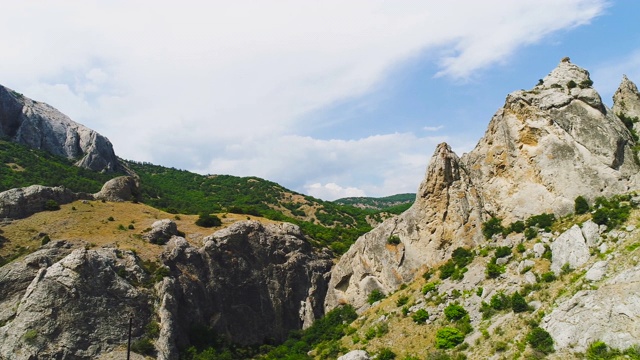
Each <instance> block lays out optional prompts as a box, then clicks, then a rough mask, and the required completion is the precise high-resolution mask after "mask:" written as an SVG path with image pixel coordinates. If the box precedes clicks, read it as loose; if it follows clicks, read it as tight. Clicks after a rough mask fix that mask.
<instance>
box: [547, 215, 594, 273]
mask: <svg viewBox="0 0 640 360" xmlns="http://www.w3.org/2000/svg"><path fill="white" fill-rule="evenodd" d="M589 256H590V253H589V247H588V246H587V242H586V241H585V239H584V237H583V236H582V231H581V230H580V227H579V226H578V225H573V226H572V227H571V228H570V229H569V230H567V231H565V232H563V233H562V234H560V236H558V238H557V239H556V240H555V241H554V242H553V243H551V270H552V271H553V272H555V273H556V275H557V274H559V273H560V271H561V269H562V267H563V266H564V265H565V264H569V266H570V267H571V268H572V269H577V268H578V267H580V266H582V265H584V264H585V263H586V262H587V261H589Z"/></svg>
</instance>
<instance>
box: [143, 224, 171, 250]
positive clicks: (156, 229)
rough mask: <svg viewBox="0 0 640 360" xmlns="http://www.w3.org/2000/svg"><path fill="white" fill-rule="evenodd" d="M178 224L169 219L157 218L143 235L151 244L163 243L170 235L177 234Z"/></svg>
mask: <svg viewBox="0 0 640 360" xmlns="http://www.w3.org/2000/svg"><path fill="white" fill-rule="evenodd" d="M178 234H179V232H178V226H177V225H176V223H175V222H173V221H172V220H169V219H163V220H158V221H156V222H154V223H153V224H152V225H151V230H150V231H149V232H148V233H146V234H145V235H144V236H143V237H144V239H145V240H147V241H148V242H150V243H152V244H165V243H166V242H167V241H169V239H171V237H173V236H176V235H178Z"/></svg>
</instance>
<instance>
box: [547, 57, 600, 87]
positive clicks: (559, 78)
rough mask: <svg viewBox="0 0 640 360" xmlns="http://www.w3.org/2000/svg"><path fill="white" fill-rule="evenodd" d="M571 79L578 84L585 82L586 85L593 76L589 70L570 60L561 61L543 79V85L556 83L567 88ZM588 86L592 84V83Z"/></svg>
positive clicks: (550, 85)
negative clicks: (590, 75)
mask: <svg viewBox="0 0 640 360" xmlns="http://www.w3.org/2000/svg"><path fill="white" fill-rule="evenodd" d="M563 60H564V59H563ZM570 81H573V82H575V84H576V85H579V84H580V83H583V82H584V85H586V84H587V83H589V82H590V81H591V78H590V77H589V72H588V71H587V70H585V69H583V68H581V67H579V66H578V65H575V64H572V63H571V62H569V61H560V63H559V64H558V66H556V68H555V69H553V70H552V71H551V72H550V73H549V75H547V76H546V77H545V78H544V79H542V84H541V85H542V86H544V87H552V86H553V85H554V84H555V85H556V86H557V85H560V86H562V87H564V88H566V87H567V84H568V83H569V82H570ZM556 86H553V87H556ZM588 86H591V84H589V85H588ZM588 86H586V87H588Z"/></svg>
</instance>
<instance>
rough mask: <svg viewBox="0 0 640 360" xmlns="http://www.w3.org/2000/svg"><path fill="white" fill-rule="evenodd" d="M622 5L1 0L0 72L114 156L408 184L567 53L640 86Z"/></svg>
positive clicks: (633, 17) (329, 185) (297, 182)
mask: <svg viewBox="0 0 640 360" xmlns="http://www.w3.org/2000/svg"><path fill="white" fill-rule="evenodd" d="M638 14H640V2H639V1H636V0H611V1H605V0H563V1H557V0H520V1H511V0H483V1H477V0H457V1H456V0H452V1H446V2H445V1H435V0H434V1H431V0H429V1H426V0H422V1H376V0H348V1H344V0H335V1H334V0H323V1H306V0H296V1H271V0H260V1H243V0H233V1H193V0H186V1H180V2H178V1H158V0H156V1H136V0H109V1H107V0H103V1H98V0H78V1H66V0H61V1H55V2H54V1H44V0H41V1H35V0H34V1H5V2H3V5H2V12H1V13H0V34H2V35H1V36H0V49H2V51H1V55H0V84H2V85H5V86H7V87H10V88H12V89H14V90H16V91H18V92H21V93H23V94H25V95H26V96H28V97H30V98H33V99H35V100H39V101H44V102H47V103H49V104H50V105H52V106H54V107H56V108H58V109H59V110H60V111H62V112H63V113H65V114H67V115H69V116H70V117H71V118H72V119H73V120H75V121H77V122H80V123H82V124H84V125H86V126H88V127H90V128H92V129H94V130H97V131H98V132H100V133H101V134H103V135H105V136H107V137H108V138H109V139H110V140H111V142H112V143H113V145H114V147H115V150H116V153H117V154H118V155H119V156H120V157H122V158H125V159H129V160H137V161H148V162H152V163H154V164H159V165H164V166H169V167H176V168H180V169H187V170H190V171H194V172H198V173H202V174H230V175H237V176H259V177H262V178H265V179H268V180H272V181H275V182H278V183H280V184H281V185H283V186H285V187H287V188H290V189H292V190H295V191H298V192H302V193H305V194H309V195H312V196H316V197H320V198H323V199H326V200H332V199H335V198H339V197H345V196H386V195H391V194H396V193H403V192H415V191H416V189H417V188H418V185H419V183H420V181H421V180H422V179H423V177H424V173H425V169H426V166H427V163H428V161H429V158H430V157H431V155H432V153H433V151H434V149H435V146H436V144H438V143H440V142H443V141H446V142H448V143H449V144H451V146H452V147H453V148H454V150H456V151H457V152H458V153H459V155H461V154H462V153H463V152H466V151H469V150H471V149H472V148H473V146H475V144H476V142H477V141H478V139H479V138H480V137H481V136H482V134H483V133H484V130H485V128H486V126H487V123H488V122H489V120H490V118H491V116H492V115H493V113H494V112H495V111H496V110H497V109H498V108H499V107H500V106H502V104H503V102H504V99H505V96H506V95H507V94H508V93H509V92H511V91H513V90H517V89H528V88H531V87H533V86H534V85H535V84H536V83H537V81H538V79H540V78H543V77H544V76H545V75H547V74H548V73H549V72H550V71H551V70H552V69H553V68H554V67H555V66H556V65H557V63H558V62H559V61H560V59H561V58H562V57H564V56H570V57H571V59H572V62H573V63H575V64H577V65H580V66H582V67H584V68H586V69H588V70H589V71H590V72H591V74H592V79H593V80H594V82H595V84H594V87H595V88H596V89H597V90H598V91H599V92H600V93H601V94H602V96H603V98H604V100H605V102H607V103H608V104H610V103H611V100H610V99H611V95H612V94H613V92H614V91H615V89H616V88H617V86H618V84H619V82H620V80H621V77H622V74H626V75H627V76H628V77H629V78H630V79H631V80H632V81H635V82H636V83H640V23H639V22H638V19H637V16H638Z"/></svg>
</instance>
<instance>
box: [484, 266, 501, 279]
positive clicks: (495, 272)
mask: <svg viewBox="0 0 640 360" xmlns="http://www.w3.org/2000/svg"><path fill="white" fill-rule="evenodd" d="M503 272H504V269H503V268H502V266H500V265H497V264H496V263H494V262H490V263H488V264H487V269H486V270H485V274H486V275H487V279H495V278H497V277H498V276H500V274H502V273H503Z"/></svg>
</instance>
